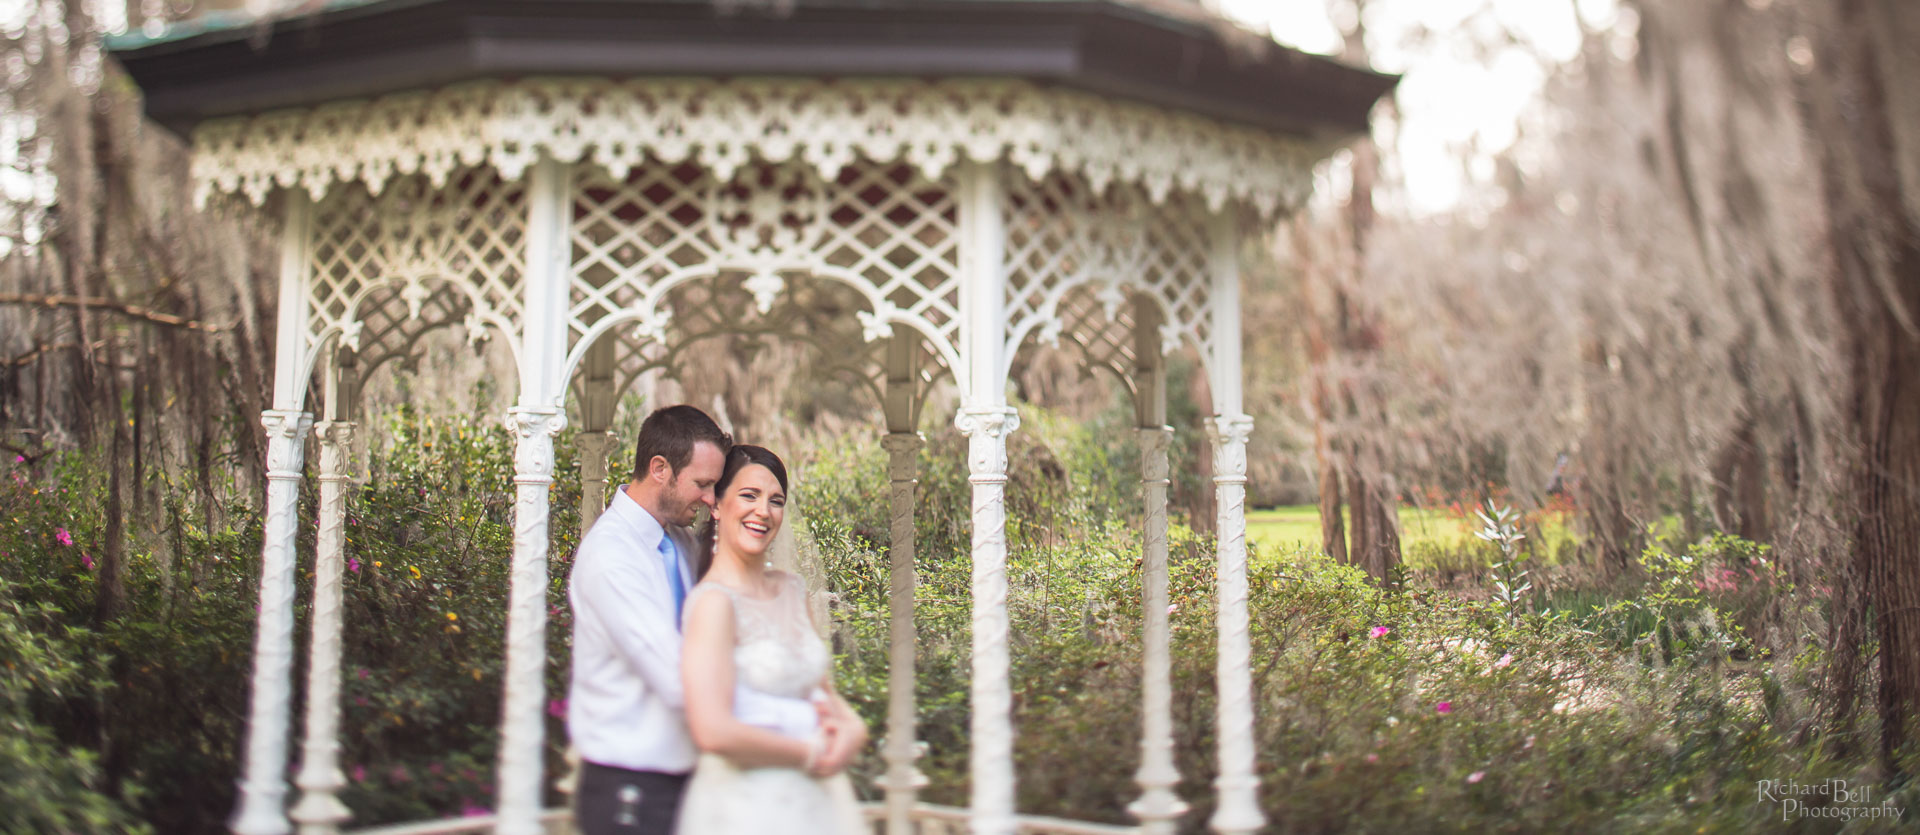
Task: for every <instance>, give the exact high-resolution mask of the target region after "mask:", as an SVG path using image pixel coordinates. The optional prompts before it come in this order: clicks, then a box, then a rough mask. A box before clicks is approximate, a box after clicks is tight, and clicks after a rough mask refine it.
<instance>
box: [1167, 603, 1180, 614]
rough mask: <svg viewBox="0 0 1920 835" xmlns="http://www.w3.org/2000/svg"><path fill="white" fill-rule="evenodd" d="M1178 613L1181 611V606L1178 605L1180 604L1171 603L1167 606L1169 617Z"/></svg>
mask: <svg viewBox="0 0 1920 835" xmlns="http://www.w3.org/2000/svg"><path fill="white" fill-rule="evenodd" d="M1177 611H1180V604H1178V603H1169V604H1167V614H1169V615H1171V614H1173V613H1174V612H1177Z"/></svg>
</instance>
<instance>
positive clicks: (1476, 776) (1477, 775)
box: [1467, 771, 1487, 783]
mask: <svg viewBox="0 0 1920 835" xmlns="http://www.w3.org/2000/svg"><path fill="white" fill-rule="evenodd" d="M1485 779H1487V773H1486V772H1484V771H1476V772H1474V773H1472V774H1469V775H1467V782H1468V783H1478V782H1480V781H1481V780H1485Z"/></svg>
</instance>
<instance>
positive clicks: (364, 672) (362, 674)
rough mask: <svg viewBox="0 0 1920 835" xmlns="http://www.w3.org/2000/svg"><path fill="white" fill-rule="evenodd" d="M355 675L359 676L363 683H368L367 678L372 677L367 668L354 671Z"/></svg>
mask: <svg viewBox="0 0 1920 835" xmlns="http://www.w3.org/2000/svg"><path fill="white" fill-rule="evenodd" d="M354 675H355V676H357V677H358V678H359V679H360V680H361V681H366V680H367V676H368V675H370V673H368V672H367V668H365V667H361V668H360V669H359V670H356V671H354Z"/></svg>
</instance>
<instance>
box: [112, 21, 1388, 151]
mask: <svg viewBox="0 0 1920 835" xmlns="http://www.w3.org/2000/svg"><path fill="white" fill-rule="evenodd" d="M309 5H310V6H312V5H313V4H309ZM719 5H722V4H717V3H716V2H715V1H714V0H538V2H534V1H533V0H328V2H324V3H321V4H318V5H317V8H315V9H314V10H313V11H310V12H308V13H306V14H303V15H299V16H293V17H286V18H281V19H279V20H275V21H273V22H271V23H265V22H260V21H256V20H255V19H254V18H252V17H251V16H247V15H241V14H235V13H225V14H215V15H208V16H203V17H201V18H196V19H194V20H191V21H186V22H183V23H180V24H176V25H175V26H174V27H172V28H171V29H170V30H169V31H168V32H167V33H165V34H163V35H161V36H160V37H153V38H149V37H144V36H140V35H128V36H122V37H119V38H115V39H114V40H113V41H112V42H111V43H110V47H111V48H112V50H113V52H114V54H115V55H116V57H117V58H118V59H119V60H120V62H121V64H122V65H123V66H125V67H126V69H127V71H128V72H129V73H130V74H131V75H132V77H133V79H134V81H135V82H137V83H138V84H139V85H140V87H141V88H142V89H143V90H144V91H145V93H146V108H147V113H148V115H150V116H151V117H153V118H154V119H155V120H157V121H159V122H161V123H162V124H165V125H167V126H168V127H170V128H172V129H174V130H177V131H180V132H182V133H186V132H188V131H189V130H190V129H191V128H192V127H193V126H194V125H196V124H198V123H200V122H202V121H205V120H208V119H217V118H222V117H229V116H238V115H244V114H250V113H259V112H263V111H269V110H276V109H282V108H289V107H301V106H309V105H316V104H321V103H324V102H329V101H336V100H341V99H355V98H365V97H373V96H379V95H382V94H387V93H394V92H400V91H406V90H418V89H423V88H434V87H441V86H445V85H449V84H455V83H459V82H464V81H472V80H478V79H516V78H526V77H537V76H600V77H614V78H619V77H643V76H644V77H676V76H681V77H693V76H700V77H757V78H841V79H846V78H915V79H948V78H1005V79H1021V80H1026V81H1032V82H1037V83H1041V84H1047V85H1057V86H1061V87H1065V88H1071V89H1076V90H1080V91H1084V92H1087V93H1093V94H1096V95H1100V96H1104V97H1109V98H1114V99H1120V100H1130V101H1137V102H1141V103H1145V104H1151V105H1157V106H1161V107H1166V108H1170V109H1173V110H1179V111H1184V112H1188V113H1192V114H1196V115H1201V116H1206V117H1211V118H1215V119H1219V120H1222V121H1225V122H1231V123H1237V124H1241V125H1245V126H1249V127H1255V128H1260V129H1264V130H1269V131H1275V132H1278V133H1284V134H1288V135H1292V136H1296V137H1300V138H1304V139H1308V140H1333V139H1338V138H1340V137H1344V136H1349V135H1353V134H1357V133H1361V132H1364V131H1365V130H1366V128H1367V116H1368V112H1369V111H1370V110H1371V108H1372V106H1373V104H1374V102H1375V101H1376V100H1378V98H1379V97H1380V96H1382V95H1384V94H1385V93H1386V92H1387V91H1389V90H1391V89H1392V87H1393V85H1394V84H1395V83H1396V82H1397V81H1398V78H1397V77H1396V76H1390V75H1383V74H1380V73H1375V72H1372V71H1369V70H1364V69H1356V68H1353V67H1348V66H1345V65H1343V64H1340V63H1338V62H1336V61H1333V60H1331V59H1328V58H1324V57H1320V56H1315V55H1309V54H1306V53H1302V52H1299V51H1296V50H1292V49H1287V48H1284V47H1281V46H1279V45H1277V44H1276V45H1270V46H1265V47H1263V48H1261V49H1257V50H1249V49H1247V48H1246V47H1245V45H1244V44H1239V45H1236V44H1234V43H1232V42H1231V39H1230V38H1228V37H1225V36H1223V27H1222V25H1221V24H1220V23H1219V22H1218V21H1217V20H1215V19H1213V18H1212V16H1211V15H1210V14H1209V13H1206V12H1204V11H1199V10H1191V11H1190V10H1186V9H1183V8H1181V7H1180V5H1179V4H1177V3H1172V2H1167V0H1161V1H1160V2H1144V0H790V5H791V6H792V9H791V11H790V13H787V14H782V15H775V14H770V13H768V12H766V11H761V10H757V9H756V5H757V4H756V3H754V2H748V1H747V0H735V2H734V4H733V5H736V6H746V7H747V8H745V9H742V10H740V11H737V12H735V13H732V14H723V13H721V12H720V10H719V9H718V8H717V7H718V6H719Z"/></svg>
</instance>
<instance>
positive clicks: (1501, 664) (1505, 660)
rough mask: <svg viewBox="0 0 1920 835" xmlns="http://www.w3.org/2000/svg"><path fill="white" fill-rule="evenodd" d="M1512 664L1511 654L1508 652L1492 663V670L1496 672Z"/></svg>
mask: <svg viewBox="0 0 1920 835" xmlns="http://www.w3.org/2000/svg"><path fill="white" fill-rule="evenodd" d="M1512 663H1513V653H1511V652H1509V653H1507V654H1505V655H1502V656H1500V660H1498V661H1495V662H1493V668H1494V669H1496V670H1502V669H1506V668H1507V666H1509V665H1511V664H1512Z"/></svg>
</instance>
